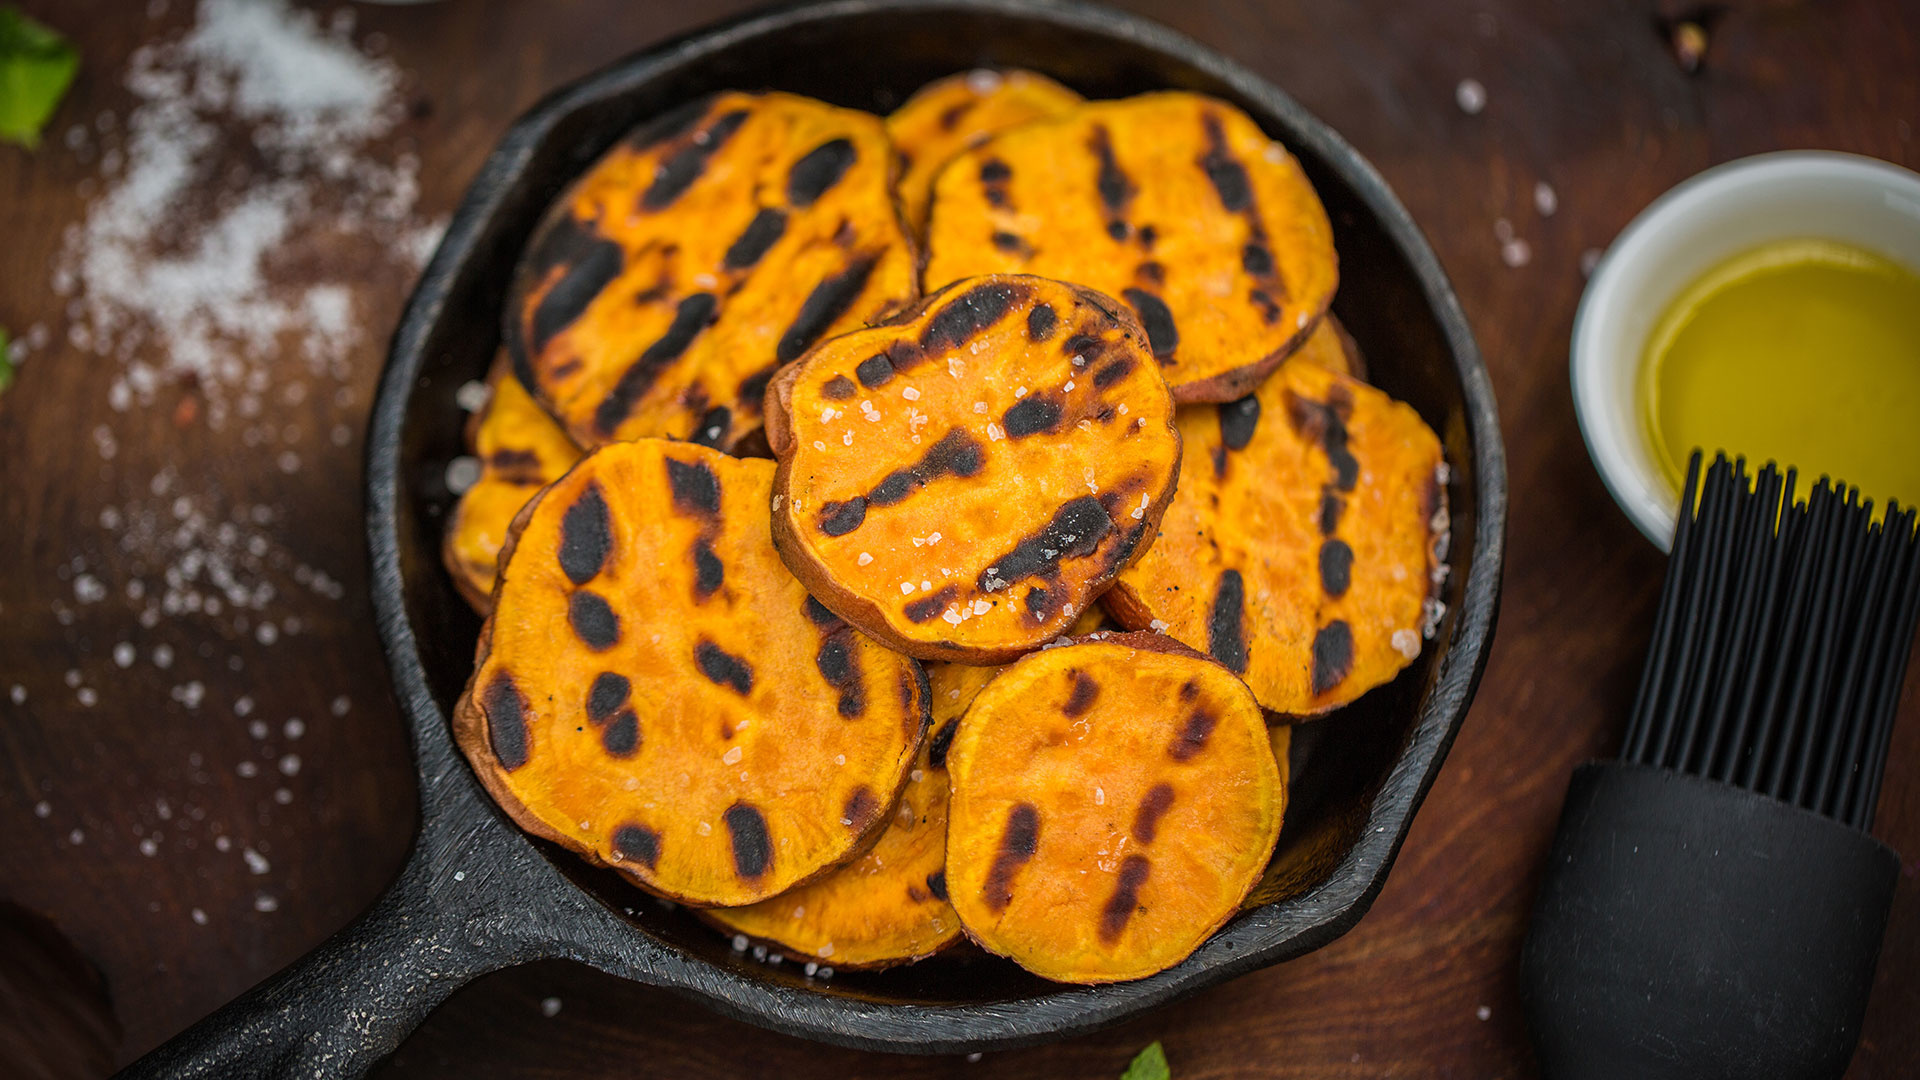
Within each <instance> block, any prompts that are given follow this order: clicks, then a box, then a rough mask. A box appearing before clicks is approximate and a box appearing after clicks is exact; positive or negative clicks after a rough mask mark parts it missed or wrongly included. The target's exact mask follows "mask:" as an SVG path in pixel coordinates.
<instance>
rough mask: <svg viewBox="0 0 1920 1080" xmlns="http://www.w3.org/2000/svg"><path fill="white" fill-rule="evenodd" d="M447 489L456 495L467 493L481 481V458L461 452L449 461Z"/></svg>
mask: <svg viewBox="0 0 1920 1080" xmlns="http://www.w3.org/2000/svg"><path fill="white" fill-rule="evenodd" d="M446 481H447V490H448V491H450V492H452V493H453V494H455V495H462V494H465V493H466V491H467V490H468V489H469V488H471V487H473V485H475V484H477V483H479V482H480V459H479V458H477V457H474V456H472V455H470V454H461V455H460V456H459V457H457V458H454V459H453V460H452V461H449V462H447V475H446Z"/></svg>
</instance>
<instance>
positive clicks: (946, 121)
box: [940, 101, 974, 131]
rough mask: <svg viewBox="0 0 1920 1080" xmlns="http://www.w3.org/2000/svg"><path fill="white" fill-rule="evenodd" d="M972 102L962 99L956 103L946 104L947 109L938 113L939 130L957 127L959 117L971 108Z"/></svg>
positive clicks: (950, 129)
mask: <svg viewBox="0 0 1920 1080" xmlns="http://www.w3.org/2000/svg"><path fill="white" fill-rule="evenodd" d="M973 104H974V103H973V102H971V101H963V102H961V103H959V104H958V105H951V106H948V107H947V111H945V112H943V113H941V114H940V130H941V131H952V130H953V129H954V128H957V127H959V126H960V118H961V117H963V116H965V115H967V112H968V110H970V109H972V108H973Z"/></svg>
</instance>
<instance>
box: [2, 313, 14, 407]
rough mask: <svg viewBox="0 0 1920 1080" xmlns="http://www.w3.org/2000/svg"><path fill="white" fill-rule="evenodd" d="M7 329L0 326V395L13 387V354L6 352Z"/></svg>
mask: <svg viewBox="0 0 1920 1080" xmlns="http://www.w3.org/2000/svg"><path fill="white" fill-rule="evenodd" d="M7 344H8V342H7V328H6V327H4V326H0V394H4V393H6V392H7V387H9V386H12V385H13V354H12V353H10V352H8V351H7Z"/></svg>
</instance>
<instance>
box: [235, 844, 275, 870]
mask: <svg viewBox="0 0 1920 1080" xmlns="http://www.w3.org/2000/svg"><path fill="white" fill-rule="evenodd" d="M240 857H241V858H242V859H245V860H246V863H247V870H248V871H249V872H251V873H253V874H256V875H258V874H264V873H266V872H267V871H269V870H271V869H273V864H272V863H269V862H268V861H267V857H266V856H265V855H262V854H260V853H259V852H257V851H255V850H253V849H252V848H246V849H244V850H242V851H241V852H240Z"/></svg>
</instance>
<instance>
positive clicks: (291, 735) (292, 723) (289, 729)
mask: <svg viewBox="0 0 1920 1080" xmlns="http://www.w3.org/2000/svg"><path fill="white" fill-rule="evenodd" d="M280 730H281V732H282V733H283V734H285V735H286V737H287V738H288V739H289V740H294V739H298V738H299V737H300V736H302V735H305V734H306V733H307V722H306V721H305V720H302V719H300V718H299V717H297V716H296V717H293V718H292V719H290V720H288V721H287V722H286V723H285V724H284V725H282V726H281V729H280Z"/></svg>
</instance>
